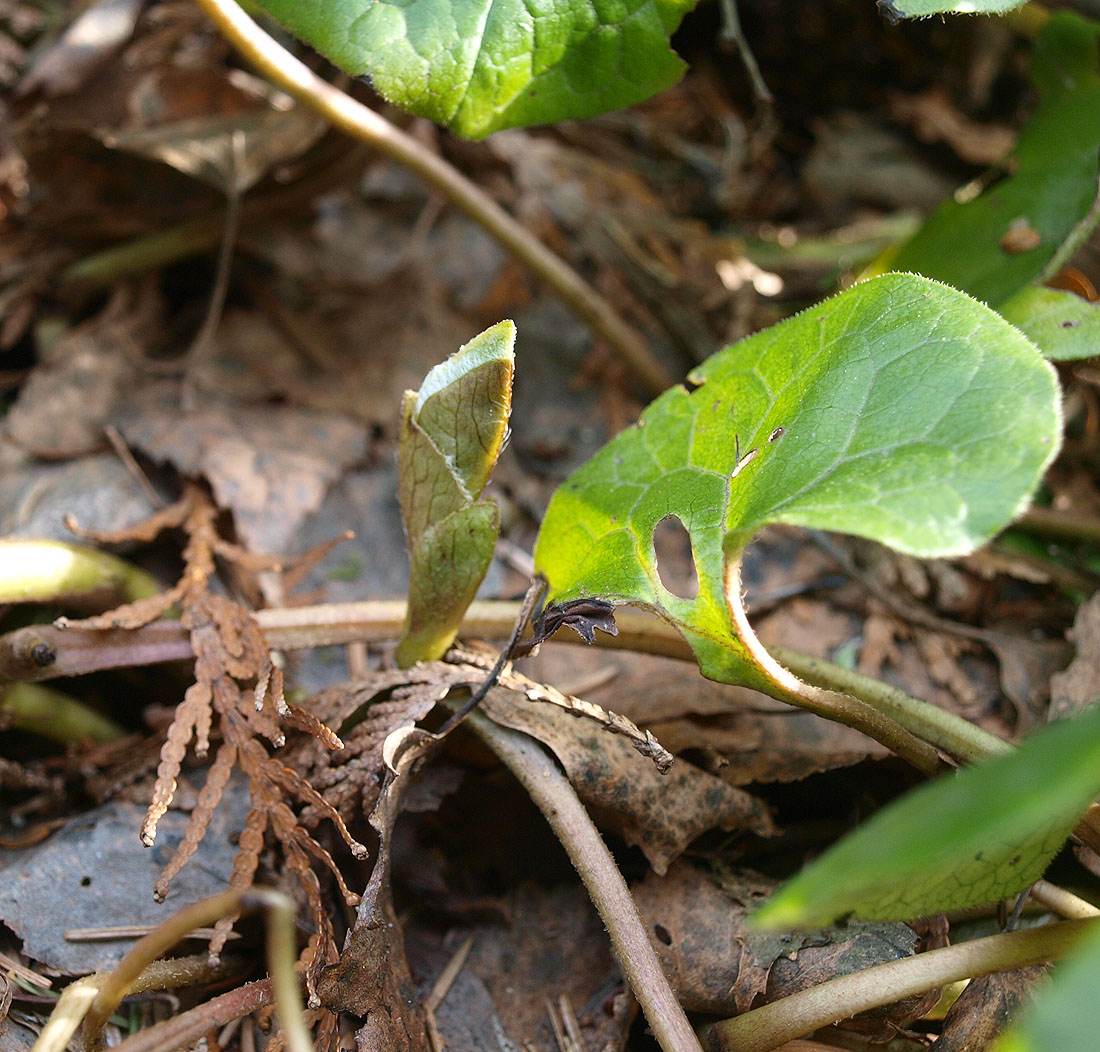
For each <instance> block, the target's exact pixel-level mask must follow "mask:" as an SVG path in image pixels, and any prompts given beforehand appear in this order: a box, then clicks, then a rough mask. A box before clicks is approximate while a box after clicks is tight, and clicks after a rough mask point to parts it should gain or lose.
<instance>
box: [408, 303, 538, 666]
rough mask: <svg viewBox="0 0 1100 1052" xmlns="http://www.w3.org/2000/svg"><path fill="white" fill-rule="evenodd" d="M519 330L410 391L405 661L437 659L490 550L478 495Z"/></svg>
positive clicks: (501, 422) (476, 344) (493, 337)
mask: <svg viewBox="0 0 1100 1052" xmlns="http://www.w3.org/2000/svg"><path fill="white" fill-rule="evenodd" d="M515 342H516V327H515V325H514V324H513V323H512V322H510V321H502V322H500V323H499V324H498V325H494V326H493V327H492V328H491V329H486V331H485V332H483V333H482V334H481V335H480V336H476V337H474V339H472V340H471V341H470V342H469V343H468V344H466V345H465V346H463V347H462V348H460V349H459V350H458V351H456V352H455V353H454V354H452V355H451V357H450V358H448V359H447V360H446V361H445V362H443V363H441V364H440V365H437V366H436V367H435V368H434V369H432V371H431V372H429V373H428V375H427V376H426V377H425V379H424V383H423V384H422V385H421V388H420V390H419V391H407V392H406V393H405V399H404V402H403V403H402V407H401V409H402V411H401V435H400V438H399V440H398V452H397V460H398V496H399V498H400V500H401V512H402V514H403V516H404V519H405V532H406V534H407V535H408V540H409V562H410V567H409V605H408V614H407V616H406V618H405V631H404V634H403V635H402V637H401V642H400V643H399V644H398V647H397V662H398V664H399V665H401V666H402V667H405V666H408V665H412V664H414V663H415V662H417V661H432V660H435V659H436V658H438V657H441V656H442V655H443V653H444V651H446V649H447V648H448V647H449V646H450V645H451V642H452V641H453V640H454V637H455V632H456V631H457V630H458V625H459V623H460V622H461V620H462V615H463V614H464V613H465V611H466V607H467V606H469V605H470V601H471V600H472V599H473V597H474V594H475V593H476V592H477V589H478V585H480V584H481V580H482V578H483V577H484V576H485V571H486V570H488V568H489V561H490V560H491V559H492V557H493V546H494V545H495V544H496V539H497V533H498V532H499V527H500V517H499V512H498V510H497V506H496V504H494V503H493V502H492V501H491V500H481V499H479V498H480V497H481V491H482V490H483V489H484V488H485V483H486V482H488V481H489V474H490V472H491V471H492V470H493V465H494V464H495V463H496V460H497V457H498V456H499V454H500V451H501V448H502V447H503V445H504V437H505V435H506V434H507V431H508V414H509V412H510V410H511V403H512V368H513V361H514V353H513V351H514V347H515Z"/></svg>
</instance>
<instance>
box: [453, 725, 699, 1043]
mask: <svg viewBox="0 0 1100 1052" xmlns="http://www.w3.org/2000/svg"><path fill="white" fill-rule="evenodd" d="M468 722H469V724H470V727H471V728H472V729H473V730H474V731H475V732H476V733H477V735H478V736H479V737H480V738H481V739H482V740H483V741H484V742H485V744H486V745H488V746H489V748H490V749H492V750H493V752H495V753H496V754H497V756H498V757H499V758H500V760H501V762H502V763H503V764H504V765H505V766H506V767H507V768H508V769H509V770H510V771H511V772H512V774H513V775H515V777H516V778H517V779H518V780H519V782H520V784H521V785H522V786H523V787H524V789H526V790H527V793H528V794H529V795H530V797H531V799H532V800H533V801H534V803H535V805H536V806H537V807H538V808H539V810H540V811H542V813H543V815H544V816H545V817H546V821H547V822H548V823H549V824H550V828H551V829H553V831H554V835H555V836H556V837H557V838H558V840H560V841H561V843H562V845H563V846H564V847H565V850H566V851H567V852H568V853H569V858H570V860H571V861H572V863H573V865H574V866H575V867H576V869H577V872H578V874H580V878H581V880H582V881H584V886H585V888H587V890H588V894H589V897H590V898H591V899H592V903H593V905H595V907H596V910H597V911H598V912H599V914H600V917H601V918H602V920H603V922H604V924H605V925H606V926H607V932H608V935H609V936H610V937H611V942H612V945H613V946H614V947H615V953H616V955H617V956H618V958H619V963H620V964H621V965H622V969H623V972H624V973H625V974H626V977H627V980H628V981H629V982H630V986H631V988H632V989H633V991H634V996H635V997H637V998H638V1003H639V1004H640V1005H641V1007H642V1011H643V1012H644V1013H645V1017H646V1020H647V1021H648V1022H649V1025H650V1027H651V1028H652V1030H653V1033H654V1035H655V1036H656V1038H657V1041H658V1042H659V1043H660V1045H661V1048H662V1049H663V1050H664V1052H701V1049H700V1047H699V1041H698V1039H697V1038H696V1036H695V1032H694V1031H693V1030H692V1029H691V1024H690V1023H689V1022H688V1019H687V1016H686V1015H685V1014H684V1010H683V1008H682V1007H681V1006H680V1002H679V1001H678V1000H677V999H676V995H675V993H673V990H672V987H671V986H670V985H669V982H668V978H667V977H666V975H665V973H664V971H663V970H662V968H661V962H660V961H659V960H658V959H657V954H656V952H655V951H654V949H653V946H652V945H651V943H650V941H649V935H648V934H647V932H646V928H645V925H644V924H643V923H642V919H641V917H640V916H639V914H638V907H637V906H636V905H635V903H634V899H633V898H632V897H631V895H630V889H629V888H628V887H627V886H626V881H625V880H623V877H622V874H621V873H620V872H619V869H618V867H617V866H616V865H615V860H614V858H612V856H611V852H610V851H608V850H607V845H606V844H604V842H603V839H602V838H601V837H600V834H599V831H598V830H597V829H596V827H595V825H593V823H592V819H591V818H590V817H589V816H588V812H587V811H585V809H584V805H583V804H582V803H581V802H580V800H579V799H578V798H577V794H576V793H575V792H574V790H573V787H572V786H571V785H570V784H569V780H568V779H567V778H566V777H565V774H564V772H563V771H562V770H561V768H560V767H558V765H557V764H556V763H555V762H554V761H553V760H552V759H551V758H550V756H549V755H548V754H547V753H546V751H545V750H544V749H542V748H541V747H540V746H539V744H538V743H537V742H535V741H534V740H533V739H532V738H529V737H528V736H527V735H525V734H521V733H519V732H518V731H513V730H510V729H509V728H507V727H502V726H501V725H500V724H498V723H494V722H493V721H492V720H490V719H489V718H488V717H486V716H483V715H481V713H479V712H472V713H471V714H470V717H469V721H468Z"/></svg>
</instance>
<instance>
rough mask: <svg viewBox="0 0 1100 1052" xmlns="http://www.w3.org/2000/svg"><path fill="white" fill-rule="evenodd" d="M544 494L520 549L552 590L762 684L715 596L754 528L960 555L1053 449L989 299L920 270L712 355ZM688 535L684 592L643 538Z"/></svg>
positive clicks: (1038, 390)
mask: <svg viewBox="0 0 1100 1052" xmlns="http://www.w3.org/2000/svg"><path fill="white" fill-rule="evenodd" d="M689 379H690V382H691V383H692V384H695V385H698V389H697V390H694V391H692V392H691V393H690V394H689V393H688V392H687V391H686V390H685V389H684V388H683V387H675V388H673V389H671V390H669V391H666V392H665V393H664V394H663V395H662V396H661V397H660V398H658V399H657V400H656V401H655V402H654V403H653V404H652V405H650V406H649V408H648V409H646V411H645V412H644V413H643V414H642V418H641V419H640V420H639V421H638V423H637V424H636V425H635V426H634V427H632V428H629V429H628V430H626V431H624V432H623V433H622V434H620V435H619V436H618V437H617V438H615V439H614V440H613V441H612V442H610V443H609V444H608V445H607V446H605V447H604V448H603V449H602V450H601V451H600V452H599V453H597V454H596V456H595V457H593V458H592V460H590V461H589V462H588V463H587V464H585V465H583V466H582V467H581V468H580V469H578V470H577V471H576V472H575V473H574V474H573V475H572V476H571V477H570V478H569V479H568V480H567V481H566V482H565V483H564V484H563V485H562V486H561V487H560V488H559V489H558V491H557V492H556V493H555V494H554V497H553V499H552V501H551V502H550V506H549V508H548V509H547V512H546V516H545V519H544V521H543V525H542V529H541V531H540V533H539V539H538V544H537V547H536V550H535V563H536V567H537V569H538V570H539V571H540V572H541V573H543V574H544V575H545V576H546V577H547V578H548V580H549V583H550V591H551V598H552V599H554V600H555V601H566V600H570V599H576V598H580V597H582V596H591V597H598V598H603V599H608V600H611V601H613V602H633V603H638V604H641V605H643V606H647V607H650V608H651V609H653V610H655V611H657V612H658V613H659V614H660V615H661V616H662V617H664V618H666V619H667V620H669V621H670V622H672V623H673V624H674V625H676V626H677V628H679V629H680V631H681V632H682V633H683V634H684V636H685V637H686V638H687V639H688V641H689V642H690V643H691V645H692V646H693V648H694V650H695V653H696V656H697V657H698V659H699V663H700V666H701V667H702V669H703V671H704V673H705V674H706V675H708V676H710V677H711V678H713V679H719V680H724V681H729V682H748V683H754V682H757V679H756V673H755V671H754V669H755V665H754V664H753V663H751V662H748V661H747V659H746V657H745V655H744V653H743V651H742V649H741V645H740V643H739V642H738V641H737V640H736V638H735V636H734V631H733V628H732V625H731V623H730V619H729V614H728V611H727V608H726V602H725V598H724V591H723V573H724V569H725V566H726V563H727V560H736V559H738V558H739V557H740V553H741V551H742V549H743V548H744V547H745V545H746V544H748V542H749V539H750V538H751V537H752V535H753V534H754V533H755V532H756V531H757V530H758V529H759V528H760V527H761V526H763V525H765V524H766V523H769V522H784V523H791V524H795V525H801V526H810V527H816V528H819V529H829V530H838V531H842V532H846V533H854V534H858V535H860V536H864V537H871V538H874V539H875V540H879V541H882V542H883V543H886V544H889V545H892V546H893V547H895V548H898V549H900V550H902V551H905V552H910V553H913V554H916V555H924V556H928V555H948V554H956V553H960V552H966V551H970V550H972V549H974V548H975V547H977V546H978V545H980V544H981V543H982V542H983V541H985V540H987V539H988V538H989V537H991V536H992V535H993V534H994V533H996V532H997V531H998V530H1000V529H1001V528H1003V527H1004V526H1005V525H1006V524H1007V523H1008V522H1010V521H1011V520H1012V518H1013V517H1014V516H1015V515H1017V514H1018V513H1019V512H1020V511H1021V510H1022V508H1023V507H1024V505H1025V504H1026V502H1027V500H1028V498H1029V496H1030V494H1031V492H1032V490H1033V489H1034V487H1035V486H1036V484H1037V483H1038V481H1039V479H1040V478H1041V477H1042V473H1043V471H1044V469H1045V467H1046V465H1047V464H1048V463H1049V462H1050V460H1051V458H1052V457H1053V456H1054V454H1055V452H1056V451H1057V449H1058V445H1059V442H1060V438H1061V408H1060V396H1059V391H1058V385H1057V382H1056V380H1055V377H1054V373H1053V370H1052V369H1051V367H1050V366H1049V365H1048V364H1047V363H1046V362H1044V361H1043V359H1042V358H1041V357H1040V355H1039V353H1038V352H1037V350H1036V348H1035V347H1034V346H1033V345H1032V344H1031V343H1030V342H1029V341H1028V340H1027V339H1026V338H1025V337H1024V336H1022V335H1021V334H1020V333H1019V332H1018V331H1017V330H1016V329H1014V328H1013V327H1012V326H1011V325H1009V324H1008V323H1007V322H1005V321H1004V320H1003V319H1002V318H1001V317H1000V316H999V315H997V314H995V313H994V312H993V311H991V310H989V308H987V307H985V306H983V305H982V304H980V303H977V302H976V301H974V300H972V299H970V298H969V297H968V296H965V295H963V294H962V293H960V292H956V291H954V290H953V289H949V288H947V287H945V286H943V285H940V284H937V283H936V282H933V281H929V280H928V279H926V278H921V277H917V276H915V275H911V274H888V275H885V276H882V277H879V278H875V279H873V280H871V281H867V282H864V283H863V284H861V285H857V286H855V287H854V288H852V289H849V290H848V291H846V292H842V293H841V294H840V295H838V296H835V297H834V298H832V299H830V300H826V301H825V302H824V303H821V304H819V305H818V306H816V307H812V308H810V309H809V310H807V311H804V312H803V313H802V314H799V315H797V316H796V317H794V318H791V319H789V320H787V321H784V322H781V323H780V324H778V325H775V326H773V327H772V328H770V329H766V330H764V331H763V332H759V333H757V334H756V335H754V336H750V337H749V338H748V339H746V340H743V341H741V342H740V343H738V344H735V345H734V346H732V347H728V348H726V349H725V350H723V351H720V352H719V353H718V354H716V355H714V356H713V357H712V358H710V359H709V360H708V361H707V362H706V363H704V364H703V365H702V366H701V367H700V368H699V369H697V370H695V371H694V372H693V373H692V374H691V376H690V378H689ZM668 516H676V517H678V518H679V519H680V521H681V522H682V523H683V525H684V526H685V527H686V529H687V531H688V533H689V535H690V537H691V543H692V551H693V557H694V561H695V566H696V571H697V576H698V580H699V590H698V595H697V596H696V597H695V598H694V599H687V598H682V597H679V596H676V595H674V594H672V593H671V592H670V591H668V590H667V589H666V588H665V587H664V586H663V585H662V583H661V579H660V574H659V572H658V568H657V560H656V555H655V552H654V545H653V532H654V529H655V528H656V526H657V525H658V523H660V522H661V521H662V520H663V519H664V518H666V517H668Z"/></svg>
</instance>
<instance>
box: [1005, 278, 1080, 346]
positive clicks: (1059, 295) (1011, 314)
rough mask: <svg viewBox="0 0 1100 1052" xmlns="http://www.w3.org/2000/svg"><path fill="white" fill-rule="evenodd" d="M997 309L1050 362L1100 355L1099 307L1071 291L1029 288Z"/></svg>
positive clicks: (1031, 286)
mask: <svg viewBox="0 0 1100 1052" xmlns="http://www.w3.org/2000/svg"><path fill="white" fill-rule="evenodd" d="M997 310H998V312H999V313H1000V315H1001V317H1003V318H1005V319H1006V320H1007V321H1010V322H1012V324H1013V325H1015V326H1016V328H1018V329H1019V330H1020V331H1021V332H1022V333H1024V334H1025V335H1026V336H1027V337H1028V338H1029V339H1030V340H1032V342H1034V343H1035V345H1036V346H1037V347H1038V348H1039V350H1040V351H1042V352H1043V354H1044V355H1046V357H1047V358H1049V359H1050V360H1051V361H1055V362H1069V361H1075V360H1077V359H1080V358H1092V357H1093V356H1094V355H1097V354H1100V307H1098V306H1097V305H1096V304H1095V303H1090V302H1089V301H1088V300H1086V299H1082V298H1081V297H1080V296H1078V295H1076V294H1074V293H1072V292H1065V291H1063V290H1062V289H1048V288H1043V287H1042V286H1040V285H1029V286H1028V287H1027V288H1025V289H1021V290H1020V291H1019V292H1017V293H1016V295H1015V296H1012V297H1011V298H1009V299H1008V300H1006V301H1005V302H1004V303H1002V304H1000V306H999V307H998V308H997Z"/></svg>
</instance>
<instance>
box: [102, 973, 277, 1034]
mask: <svg viewBox="0 0 1100 1052" xmlns="http://www.w3.org/2000/svg"><path fill="white" fill-rule="evenodd" d="M274 1000H275V994H274V991H273V990H272V986H271V980H270V979H260V980H259V981H258V982H255V983H246V984H245V985H244V986H239V987H237V989H236V990H230V991H229V992H228V993H225V994H222V995H221V996H220V997H215V998H213V999H212V1000H210V1001H207V1002H205V1003H204V1004H201V1005H199V1006H198V1007H197V1008H192V1009H191V1010H190V1011H187V1012H182V1013H180V1014H179V1015H177V1016H173V1017H172V1018H171V1019H166V1020H165V1021H164V1022H163V1023H157V1024H156V1025H155V1026H151V1027H148V1028H147V1029H145V1030H141V1031H139V1032H138V1033H136V1034H134V1036H133V1037H128V1038H127V1039H126V1040H125V1041H123V1042H122V1044H120V1045H118V1046H117V1047H116V1048H115V1049H114V1050H113V1052H174V1050H175V1049H177V1048H190V1047H191V1046H192V1045H194V1043H195V1042H196V1041H198V1040H199V1038H201V1037H203V1036H204V1035H205V1034H209V1033H210V1032H211V1031H212V1030H219V1029H220V1028H221V1027H223V1026H225V1024H226V1023H231V1022H232V1021H233V1020H234V1019H240V1017H241V1016H244V1015H249V1014H250V1013H252V1012H255V1011H256V1010H257V1009H258V1008H266V1007H267V1006H268V1005H269V1004H271V1003H272V1002H273V1001H274Z"/></svg>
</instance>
